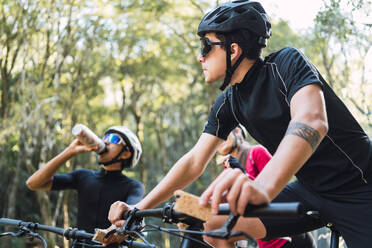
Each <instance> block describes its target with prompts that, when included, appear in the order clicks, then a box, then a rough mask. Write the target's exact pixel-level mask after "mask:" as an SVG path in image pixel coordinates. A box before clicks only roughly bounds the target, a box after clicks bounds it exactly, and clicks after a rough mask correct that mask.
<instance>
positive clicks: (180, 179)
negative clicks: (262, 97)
mask: <svg viewBox="0 0 372 248" xmlns="http://www.w3.org/2000/svg"><path fill="white" fill-rule="evenodd" d="M221 142H222V140H221V139H219V138H217V137H215V136H213V135H210V134H207V133H203V134H202V135H201V136H200V138H199V140H198V142H197V143H196V144H195V146H194V147H193V148H192V149H191V150H190V151H189V152H188V153H186V154H185V155H184V156H183V157H181V158H180V159H179V160H178V161H177V162H176V164H175V165H174V166H173V167H172V168H171V170H170V171H169V172H168V174H167V175H166V176H165V177H164V178H163V179H162V180H161V181H160V183H159V184H158V185H157V186H156V187H155V188H154V189H153V190H152V191H151V192H150V193H149V194H148V195H147V196H146V197H145V198H144V199H143V200H142V201H141V202H140V203H138V204H137V207H138V208H140V209H146V208H153V207H155V206H157V205H159V204H160V203H161V202H163V201H166V200H167V199H168V198H170V197H171V196H172V194H173V192H174V191H175V190H177V189H183V188H185V187H186V186H188V185H189V184H190V183H191V182H193V181H194V180H195V179H196V178H198V177H199V176H200V175H201V173H202V172H203V171H204V169H205V167H206V166H207V164H208V162H209V161H210V159H211V158H212V157H213V155H214V154H215V152H216V149H217V146H218V145H219V144H220V143H221Z"/></svg>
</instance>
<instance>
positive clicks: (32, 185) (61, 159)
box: [26, 139, 96, 190]
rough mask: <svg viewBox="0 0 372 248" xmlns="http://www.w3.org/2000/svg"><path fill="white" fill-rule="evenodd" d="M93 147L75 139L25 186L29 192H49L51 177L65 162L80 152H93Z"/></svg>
mask: <svg viewBox="0 0 372 248" xmlns="http://www.w3.org/2000/svg"><path fill="white" fill-rule="evenodd" d="M94 149H96V147H95V146H93V147H88V146H85V145H83V144H81V143H80V142H79V141H78V140H77V139H75V140H74V141H73V142H72V143H71V144H70V145H69V146H68V147H67V148H66V149H65V150H64V151H63V152H61V153H60V154H58V155H57V156H56V157H54V158H53V159H51V160H50V161H49V162H48V163H47V164H46V165H44V166H43V167H42V168H40V169H38V170H37V171H36V172H35V173H34V174H32V175H31V176H30V177H29V178H28V179H27V181H26V185H27V187H28V188H29V189H31V190H42V189H45V190H50V189H51V188H52V183H53V175H54V174H55V173H56V172H57V170H58V168H59V167H61V166H62V165H63V164H64V163H66V161H67V160H69V159H70V158H72V157H73V156H74V155H76V154H78V153H81V152H88V151H93V150H94Z"/></svg>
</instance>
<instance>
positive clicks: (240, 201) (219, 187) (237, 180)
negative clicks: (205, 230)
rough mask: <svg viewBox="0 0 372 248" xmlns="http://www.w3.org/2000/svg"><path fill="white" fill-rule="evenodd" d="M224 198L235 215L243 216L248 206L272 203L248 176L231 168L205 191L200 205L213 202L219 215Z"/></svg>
mask: <svg viewBox="0 0 372 248" xmlns="http://www.w3.org/2000/svg"><path fill="white" fill-rule="evenodd" d="M224 197H226V201H227V203H228V204H229V206H230V211H231V212H232V213H233V214H234V215H236V214H240V215H243V214H244V211H245V208H246V206H247V205H248V204H253V205H259V204H264V203H268V202H269V201H270V200H269V197H268V195H267V194H266V193H265V192H263V191H262V190H260V189H259V187H258V186H257V185H256V184H255V183H254V181H252V180H251V179H250V178H249V177H248V175H246V174H243V172H242V171H241V170H239V169H231V168H229V169H226V170H224V171H223V172H222V173H221V174H220V175H219V176H218V177H217V178H216V179H215V180H214V181H213V182H212V184H211V185H210V186H209V187H208V188H207V190H206V191H204V193H203V194H202V195H201V197H200V204H201V205H206V204H207V203H208V202H209V201H211V206H212V212H213V213H214V214H217V213H218V206H219V204H220V203H222V202H223V198H224Z"/></svg>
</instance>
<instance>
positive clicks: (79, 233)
mask: <svg viewBox="0 0 372 248" xmlns="http://www.w3.org/2000/svg"><path fill="white" fill-rule="evenodd" d="M1 224H2V225H7V226H13V227H18V228H21V227H25V228H28V229H30V230H32V231H35V230H41V231H48V232H52V233H55V234H58V235H61V236H63V237H65V238H66V239H72V240H77V239H86V240H90V241H91V240H92V238H93V237H94V234H92V233H87V232H85V231H83V230H78V229H72V228H68V229H63V228H60V227H53V226H47V225H41V224H38V223H33V222H25V221H22V220H15V219H8V218H0V225H1ZM123 244H124V245H127V246H129V247H133V248H154V247H155V246H153V245H149V244H144V243H141V242H137V241H133V240H129V241H128V240H125V241H124V242H123ZM92 246H93V245H92ZM94 246H95V247H103V246H100V245H99V244H98V243H97V245H94ZM87 247H89V245H87Z"/></svg>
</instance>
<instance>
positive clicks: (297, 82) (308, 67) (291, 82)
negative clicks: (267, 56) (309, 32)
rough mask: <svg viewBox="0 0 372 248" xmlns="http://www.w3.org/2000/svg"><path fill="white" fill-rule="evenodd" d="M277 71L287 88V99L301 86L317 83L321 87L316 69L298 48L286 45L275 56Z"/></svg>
mask: <svg viewBox="0 0 372 248" xmlns="http://www.w3.org/2000/svg"><path fill="white" fill-rule="evenodd" d="M277 66H278V71H279V73H280V75H281V77H282V80H283V81H284V84H285V87H286V89H287V97H288V100H289V101H291V99H292V97H293V96H294V94H296V92H297V91H298V90H299V89H301V88H302V87H304V86H306V85H309V84H317V85H319V86H320V87H322V88H323V83H322V82H321V80H320V78H319V77H320V75H319V72H318V70H317V69H316V68H315V66H314V65H313V64H311V62H310V61H309V60H308V59H307V57H306V56H305V55H304V54H303V53H302V52H301V51H299V50H297V49H295V48H292V47H286V48H284V49H283V50H282V51H281V52H280V53H279V54H278V57H277Z"/></svg>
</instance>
